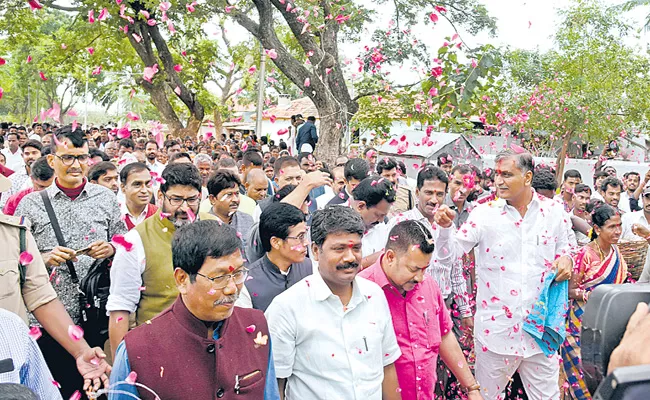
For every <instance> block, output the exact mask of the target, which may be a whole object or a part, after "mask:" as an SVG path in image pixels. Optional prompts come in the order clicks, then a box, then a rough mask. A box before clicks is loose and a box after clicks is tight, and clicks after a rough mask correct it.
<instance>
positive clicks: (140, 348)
mask: <svg viewBox="0 0 650 400" xmlns="http://www.w3.org/2000/svg"><path fill="white" fill-rule="evenodd" d="M240 245H241V244H240V240H239V238H238V237H237V233H236V232H235V230H234V229H232V228H231V227H229V226H227V225H225V224H219V223H218V222H217V221H200V222H197V223H195V224H190V225H187V226H184V227H182V228H180V229H179V230H178V232H176V235H175V236H174V239H173V241H172V243H171V250H172V254H173V266H174V268H173V277H174V286H175V287H177V288H178V291H179V293H180V296H178V297H177V298H176V299H175V301H174V302H173V304H172V305H171V306H170V307H169V308H167V309H166V310H165V311H163V312H162V313H161V314H160V315H159V316H158V317H157V318H155V319H153V320H152V321H151V323H149V324H144V325H141V326H139V327H137V328H135V329H134V330H132V331H131V332H129V333H127V334H126V336H125V337H124V341H122V342H121V343H120V345H119V347H118V348H117V354H116V357H115V362H114V364H113V373H112V374H111V383H112V384H113V385H114V386H113V387H112V388H113V389H114V390H113V391H112V392H111V394H110V395H109V399H110V400H126V399H133V398H142V399H154V398H158V399H178V400H184V399H187V400H199V399H214V398H222V397H225V398H235V397H237V398H243V399H265V400H277V399H279V398H280V396H279V393H278V385H277V382H276V377H275V369H274V364H273V355H272V352H271V348H272V347H271V339H270V338H269V329H268V326H267V323H266V319H265V318H264V315H263V314H262V312H261V311H258V310H253V309H246V308H239V307H235V301H236V300H237V297H238V296H239V292H240V290H241V289H242V286H243V284H244V281H246V277H247V273H248V270H247V269H246V268H245V267H244V259H243V258H242V254H241V251H240ZM133 372H135V374H136V375H135V376H134V375H132V373H133ZM134 381H135V383H136V384H137V386H136V385H134V384H133V382H134Z"/></svg>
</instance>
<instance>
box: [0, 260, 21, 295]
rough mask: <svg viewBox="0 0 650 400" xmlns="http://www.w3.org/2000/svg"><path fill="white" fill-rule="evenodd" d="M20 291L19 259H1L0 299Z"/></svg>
mask: <svg viewBox="0 0 650 400" xmlns="http://www.w3.org/2000/svg"><path fill="white" fill-rule="evenodd" d="M17 292H20V272H19V271H18V260H6V261H0V299H5V298H9V297H12V296H14V295H16V293H17Z"/></svg>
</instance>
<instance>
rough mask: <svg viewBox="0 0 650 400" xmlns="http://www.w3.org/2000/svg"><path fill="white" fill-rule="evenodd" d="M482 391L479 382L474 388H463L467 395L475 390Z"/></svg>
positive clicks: (475, 383)
mask: <svg viewBox="0 0 650 400" xmlns="http://www.w3.org/2000/svg"><path fill="white" fill-rule="evenodd" d="M480 389H481V385H479V383H478V382H474V384H473V385H472V386H467V387H463V390H464V391H465V394H469V392H473V391H475V390H480Z"/></svg>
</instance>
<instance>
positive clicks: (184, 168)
mask: <svg viewBox="0 0 650 400" xmlns="http://www.w3.org/2000/svg"><path fill="white" fill-rule="evenodd" d="M162 178H163V180H164V182H163V183H162V184H161V185H160V191H161V192H163V193H167V190H168V189H169V188H170V187H172V186H176V185H180V186H191V187H193V188H194V189H196V190H198V191H199V192H201V182H202V181H203V180H202V179H201V175H200V174H199V170H198V169H197V168H196V167H195V166H194V164H191V163H180V164H170V165H168V166H167V167H166V168H165V169H164V170H163V172H162Z"/></svg>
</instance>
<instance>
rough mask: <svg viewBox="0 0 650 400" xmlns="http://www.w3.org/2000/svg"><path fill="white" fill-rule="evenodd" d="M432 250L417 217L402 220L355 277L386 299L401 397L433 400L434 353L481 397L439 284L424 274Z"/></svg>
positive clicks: (470, 393)
mask: <svg viewBox="0 0 650 400" xmlns="http://www.w3.org/2000/svg"><path fill="white" fill-rule="evenodd" d="M433 250H434V245H433V237H432V236H431V233H430V232H429V230H428V229H427V227H426V226H424V225H423V224H422V222H420V221H415V220H408V221H402V222H400V223H399V224H397V225H395V227H393V229H391V231H390V234H389V239H388V242H387V243H386V250H385V252H384V254H382V255H381V257H380V258H379V259H378V260H377V261H376V262H375V263H374V264H373V265H372V266H370V267H368V268H367V269H365V270H363V271H361V272H360V273H359V276H361V277H363V278H366V279H368V280H371V281H373V282H375V283H376V284H378V285H379V286H380V287H381V288H382V289H383V291H384V295H385V296H386V300H387V301H388V307H389V308H390V314H391V317H392V319H393V328H394V329H395V335H396V336H397V342H398V344H399V347H400V350H401V351H402V356H401V357H400V358H399V359H398V360H397V361H396V362H395V368H396V370H397V379H398V381H399V387H400V389H401V393H402V399H421V400H429V399H430V400H433V398H434V387H435V385H436V380H437V376H436V364H437V359H438V354H440V357H441V358H442V360H443V361H444V362H445V364H446V365H447V367H448V368H449V370H450V371H451V372H452V373H453V374H454V375H455V376H456V378H457V379H458V381H459V382H460V384H461V386H462V389H463V391H464V392H466V393H467V398H468V399H469V400H478V399H483V397H482V396H481V393H480V386H479V384H478V383H477V382H476V379H474V376H473V375H472V372H471V371H470V370H469V366H468V365H467V361H466V360H465V356H464V355H463V352H462V350H461V349H460V346H459V345H458V341H457V340H456V336H454V333H453V331H452V328H453V322H452V320H451V317H450V315H449V310H447V308H446V307H445V300H444V299H443V297H442V294H441V292H440V289H439V288H438V285H437V284H436V282H435V281H434V280H433V279H432V278H431V277H430V276H427V274H425V270H426V269H427V267H428V266H429V262H430V261H431V254H432V253H433Z"/></svg>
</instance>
